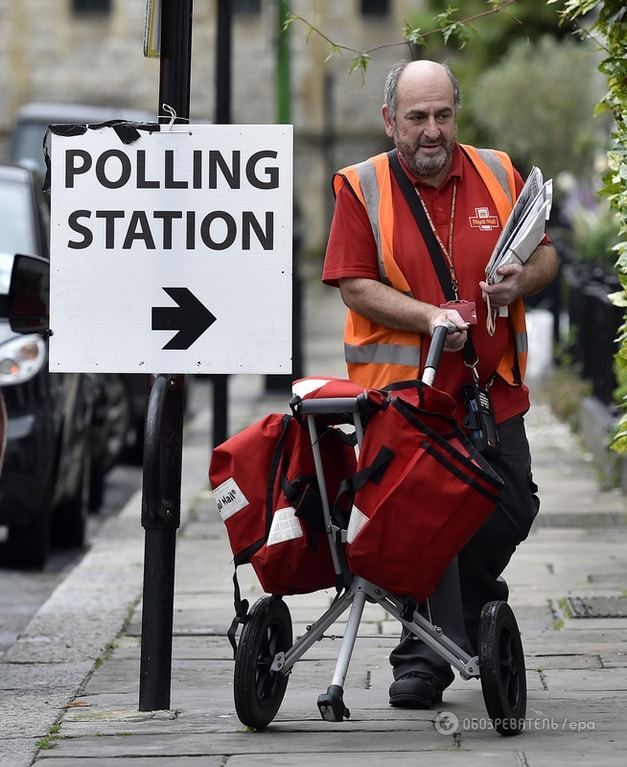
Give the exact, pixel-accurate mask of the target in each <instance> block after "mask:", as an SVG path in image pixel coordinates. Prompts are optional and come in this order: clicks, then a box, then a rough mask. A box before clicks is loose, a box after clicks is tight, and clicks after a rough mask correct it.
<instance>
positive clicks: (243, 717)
mask: <svg viewBox="0 0 627 767" xmlns="http://www.w3.org/2000/svg"><path fill="white" fill-rule="evenodd" d="M291 646H292V619H291V617H290V611H289V610H288V607H287V605H286V604H285V602H284V601H283V600H282V599H280V598H279V597H262V598H261V599H259V600H257V602H255V604H254V605H253V607H252V609H251V611H250V614H249V619H248V621H247V622H246V623H245V624H244V628H243V630H242V636H241V639H240V643H239V646H238V648H237V653H236V654H235V676H234V679H233V695H234V698H235V710H236V711H237V716H238V717H239V720H240V721H241V723H242V724H245V725H246V726H247V727H250V728H252V729H254V730H263V729H265V728H266V727H267V726H268V725H269V724H270V722H271V721H272V720H273V719H274V717H275V716H276V713H277V711H278V710H279V706H280V705H281V702H282V700H283V696H284V695H285V689H286V687H287V674H285V675H284V674H281V673H280V672H279V671H270V666H271V665H272V661H273V660H274V656H275V655H276V654H277V653H278V652H285V651H286V650H289V648H290V647H291Z"/></svg>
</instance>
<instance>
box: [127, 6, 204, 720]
mask: <svg viewBox="0 0 627 767" xmlns="http://www.w3.org/2000/svg"><path fill="white" fill-rule="evenodd" d="M161 6H162V7H161V19H160V21H161V36H160V38H161V45H160V52H161V60H160V80H159V104H158V111H157V114H158V115H159V122H165V121H166V120H168V119H169V117H168V118H166V117H165V116H162V115H164V107H163V105H164V104H167V105H168V106H169V107H171V109H173V110H174V112H175V113H176V115H177V116H178V118H180V120H181V121H183V120H185V119H186V118H187V119H189V95H190V76H191V54H192V0H163V2H162V3H161ZM184 392H185V377H184V376H182V375H178V376H163V375H161V376H158V377H157V379H156V380H155V381H154V383H153V386H152V389H151V392H150V400H149V404H148V412H147V415H146V434H145V444H144V484H143V489H142V496H143V497H142V526H143V527H144V529H145V531H146V533H145V553H144V595H143V608H142V642H141V664H140V676H139V710H140V711H156V710H160V709H168V708H170V688H171V682H172V626H173V614H174V561H175V553H176V530H177V528H178V527H179V525H180V518H181V464H182V457H183V403H184ZM162 469H163V476H164V477H165V481H163V482H162V481H161V476H162V474H161V471H162Z"/></svg>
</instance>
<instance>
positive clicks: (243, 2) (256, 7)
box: [233, 0, 261, 16]
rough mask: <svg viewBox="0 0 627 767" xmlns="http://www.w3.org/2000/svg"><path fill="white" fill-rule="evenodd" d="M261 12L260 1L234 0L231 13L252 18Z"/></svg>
mask: <svg viewBox="0 0 627 767" xmlns="http://www.w3.org/2000/svg"><path fill="white" fill-rule="evenodd" d="M260 12H261V0H234V3H233V13H239V14H242V15H244V14H246V15H249V16H252V15H253V14H255V13H260Z"/></svg>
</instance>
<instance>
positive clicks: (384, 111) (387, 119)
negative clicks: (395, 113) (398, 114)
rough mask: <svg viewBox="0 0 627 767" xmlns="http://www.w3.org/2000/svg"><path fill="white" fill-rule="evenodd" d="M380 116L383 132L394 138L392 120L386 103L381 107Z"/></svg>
mask: <svg viewBox="0 0 627 767" xmlns="http://www.w3.org/2000/svg"><path fill="white" fill-rule="evenodd" d="M381 116H382V117H383V124H384V125H385V132H386V134H387V136H388V137H389V138H394V120H392V115H391V114H390V110H389V108H388V105H387V104H384V105H383V106H382V107H381Z"/></svg>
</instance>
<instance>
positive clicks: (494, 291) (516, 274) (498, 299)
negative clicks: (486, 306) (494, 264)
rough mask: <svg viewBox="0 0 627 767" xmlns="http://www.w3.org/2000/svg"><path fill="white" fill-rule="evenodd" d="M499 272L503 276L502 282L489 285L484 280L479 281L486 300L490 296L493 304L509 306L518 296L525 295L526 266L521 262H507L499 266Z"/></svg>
mask: <svg viewBox="0 0 627 767" xmlns="http://www.w3.org/2000/svg"><path fill="white" fill-rule="evenodd" d="M497 273H498V274H500V275H501V277H503V279H502V280H501V281H500V282H495V283H494V285H488V283H487V282H484V281H483V280H482V281H481V282H480V283H479V287H480V288H481V292H482V295H483V300H484V301H485V300H486V297H487V296H490V304H491V305H492V306H494V307H497V306H509V305H510V304H511V303H513V302H514V301H515V300H516V299H517V298H520V296H523V295H525V285H524V267H523V266H522V265H521V264H506V265H505V266H501V267H499V268H498V269H497Z"/></svg>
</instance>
